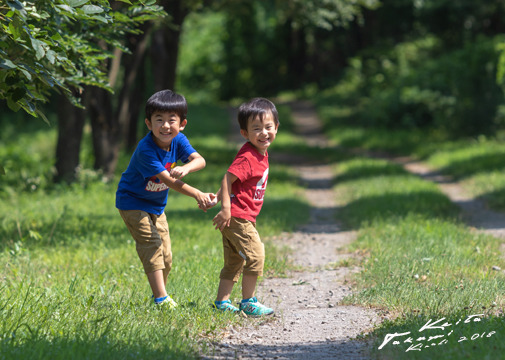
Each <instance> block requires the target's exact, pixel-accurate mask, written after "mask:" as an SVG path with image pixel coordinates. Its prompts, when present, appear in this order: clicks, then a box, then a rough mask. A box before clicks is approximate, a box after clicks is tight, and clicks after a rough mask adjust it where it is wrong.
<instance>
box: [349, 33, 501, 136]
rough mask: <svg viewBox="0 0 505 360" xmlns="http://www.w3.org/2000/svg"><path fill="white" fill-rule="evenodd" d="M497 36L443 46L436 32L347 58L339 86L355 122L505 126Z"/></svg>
mask: <svg viewBox="0 0 505 360" xmlns="http://www.w3.org/2000/svg"><path fill="white" fill-rule="evenodd" d="M500 41H501V36H496V37H494V38H488V37H484V36H481V37H479V38H478V39H476V40H475V41H471V42H467V43H466V44H465V46H464V47H462V48H458V49H452V50H446V49H444V46H443V43H442V42H441V41H440V40H439V39H438V38H436V37H434V36H427V37H424V38H422V39H417V40H413V41H409V42H404V43H400V44H397V45H396V46H394V47H392V48H380V49H377V48H374V49H369V50H367V51H366V52H364V53H362V54H361V55H360V56H358V57H356V58H354V59H353V60H352V61H351V62H350V66H349V68H348V69H347V71H346V74H345V75H344V77H343V79H342V81H341V83H340V84H339V87H341V89H344V88H345V89H351V91H350V92H347V93H345V94H344V93H343V92H341V94H342V95H343V96H344V99H345V100H346V101H347V102H348V103H350V104H352V105H351V106H354V108H355V110H356V111H355V113H354V114H355V116H353V118H352V120H353V122H356V121H358V122H359V123H360V124H362V125H367V126H379V127H386V128H406V129H408V128H423V127H424V128H426V127H432V128H437V129H440V130H443V131H445V132H446V133H447V134H450V135H451V136H455V137H456V136H466V135H478V134H490V133H492V132H494V131H495V130H496V129H497V128H498V127H499V126H502V125H503V124H504V120H503V118H504V115H503V111H499V109H500V106H501V105H503V103H504V101H503V92H502V90H501V89H500V87H499V86H498V85H497V84H496V76H495V74H496V66H497V61H498V53H497V51H496V44H497V43H498V42H500Z"/></svg>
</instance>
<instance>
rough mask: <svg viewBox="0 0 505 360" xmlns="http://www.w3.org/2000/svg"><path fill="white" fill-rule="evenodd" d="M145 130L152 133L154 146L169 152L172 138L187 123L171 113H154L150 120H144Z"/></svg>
mask: <svg viewBox="0 0 505 360" xmlns="http://www.w3.org/2000/svg"><path fill="white" fill-rule="evenodd" d="M145 122H146V125H147V128H148V129H149V130H151V131H152V133H153V140H154V142H155V144H156V145H158V146H159V147H160V148H162V149H164V150H167V151H168V150H170V145H171V144H172V140H173V138H175V137H176V136H177V135H178V134H179V132H180V131H182V130H184V128H185V127H186V124H187V123H188V121H187V120H186V119H183V120H182V121H181V118H180V117H179V115H177V114H176V113H173V112H161V111H155V112H154V113H153V114H152V116H151V119H146V120H145Z"/></svg>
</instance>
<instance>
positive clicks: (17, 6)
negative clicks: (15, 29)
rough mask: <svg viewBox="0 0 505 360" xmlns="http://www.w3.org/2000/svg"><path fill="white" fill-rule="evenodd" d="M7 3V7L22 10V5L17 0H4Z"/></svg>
mask: <svg viewBox="0 0 505 360" xmlns="http://www.w3.org/2000/svg"><path fill="white" fill-rule="evenodd" d="M6 3H7V5H9V7H10V8H11V9H12V10H18V11H21V10H24V9H25V8H24V6H23V4H21V3H20V2H19V1H18V0H14V1H6Z"/></svg>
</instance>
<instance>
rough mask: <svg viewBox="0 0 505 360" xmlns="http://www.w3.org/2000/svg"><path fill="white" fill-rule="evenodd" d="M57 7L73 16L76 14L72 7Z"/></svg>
mask: <svg viewBox="0 0 505 360" xmlns="http://www.w3.org/2000/svg"><path fill="white" fill-rule="evenodd" d="M56 7H58V8H60V9H62V10H65V11H67V12H69V13H71V14H75V11H74V9H72V8H71V7H70V6H68V5H56Z"/></svg>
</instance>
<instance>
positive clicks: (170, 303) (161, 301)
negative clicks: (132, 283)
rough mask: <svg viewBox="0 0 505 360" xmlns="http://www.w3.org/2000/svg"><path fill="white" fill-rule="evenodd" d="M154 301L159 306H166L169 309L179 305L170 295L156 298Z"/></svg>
mask: <svg viewBox="0 0 505 360" xmlns="http://www.w3.org/2000/svg"><path fill="white" fill-rule="evenodd" d="M154 303H155V304H156V305H158V306H163V307H165V306H166V307H167V308H169V309H175V308H176V307H177V306H179V305H177V303H176V302H175V301H174V300H173V299H172V298H171V297H170V296H169V295H167V296H165V297H162V298H158V299H154Z"/></svg>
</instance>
